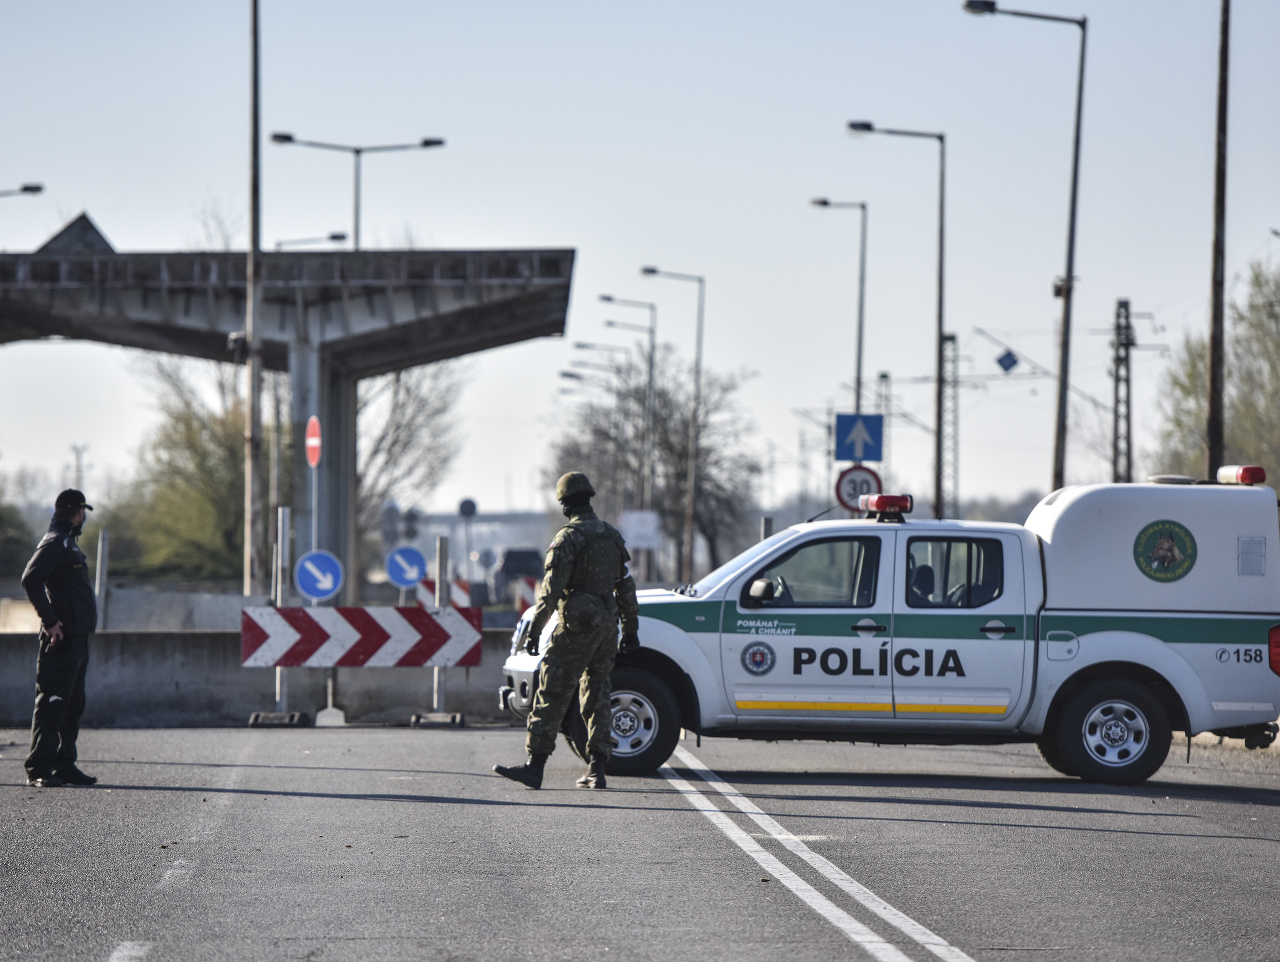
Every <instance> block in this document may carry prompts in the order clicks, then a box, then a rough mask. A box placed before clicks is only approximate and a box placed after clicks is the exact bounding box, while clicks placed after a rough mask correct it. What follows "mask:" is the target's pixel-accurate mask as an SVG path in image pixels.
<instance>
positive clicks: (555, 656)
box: [525, 621, 618, 758]
mask: <svg viewBox="0 0 1280 962" xmlns="http://www.w3.org/2000/svg"><path fill="white" fill-rule="evenodd" d="M617 657H618V627H617V624H616V623H614V622H612V621H611V622H610V623H606V624H605V625H604V626H603V627H600V628H597V629H595V630H594V631H584V632H577V631H567V630H565V629H564V628H563V627H561V626H557V627H556V630H555V631H554V632H553V633H552V635H551V644H550V645H548V646H547V653H546V655H545V656H544V657H543V659H542V671H541V673H540V676H539V679H538V691H537V694H536V695H535V696H534V699H533V707H532V709H531V710H530V711H529V721H528V730H529V734H528V737H527V738H526V739H525V747H526V748H527V750H528V752H529V754H530V755H538V754H544V755H550V754H551V753H552V752H553V751H555V747H556V734H557V733H558V732H559V731H560V723H561V722H563V721H564V716H565V713H566V712H567V711H568V710H569V703H570V700H571V699H572V698H573V696H574V692H575V691H576V692H577V695H578V707H579V709H580V710H581V711H582V718H583V721H585V722H586V723H587V750H588V752H589V753H591V754H595V755H601V756H603V757H604V758H608V757H609V756H610V755H612V754H613V741H612V739H611V737H610V729H611V728H612V724H613V714H612V712H611V711H610V708H609V699H610V690H609V674H610V673H611V672H612V671H613V662H614V659H616V658H617Z"/></svg>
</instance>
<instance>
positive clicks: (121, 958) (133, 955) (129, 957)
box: [107, 942, 151, 962]
mask: <svg viewBox="0 0 1280 962" xmlns="http://www.w3.org/2000/svg"><path fill="white" fill-rule="evenodd" d="M150 951H151V943H150V942H121V943H120V944H119V945H117V946H116V947H115V950H114V951H113V952H112V953H111V954H110V955H109V956H107V962H142V960H143V959H145V958H146V957H147V954H148V953H149V952H150Z"/></svg>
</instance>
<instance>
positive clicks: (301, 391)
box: [289, 340, 360, 605]
mask: <svg viewBox="0 0 1280 962" xmlns="http://www.w3.org/2000/svg"><path fill="white" fill-rule="evenodd" d="M289 377H290V380H291V382H292V387H293V409H292V411H291V414H290V417H291V420H292V430H293V437H294V439H295V440H294V444H293V466H292V470H293V516H294V519H295V524H297V526H298V531H299V544H298V548H299V554H301V553H303V552H304V551H310V550H311V548H312V545H311V538H310V534H309V532H310V530H311V468H310V467H308V466H307V455H306V449H305V448H304V446H303V445H302V443H301V439H302V437H303V435H304V433H305V432H306V428H307V419H308V418H309V417H311V415H313V414H315V415H317V416H318V417H319V418H320V431H321V436H322V438H323V443H322V446H321V455H320V467H319V468H318V471H319V475H320V476H319V478H318V479H317V481H318V485H317V487H318V496H319V498H320V517H319V519H318V520H319V523H318V524H317V529H318V531H317V533H318V536H319V543H318V544H317V545H315V547H318V548H323V549H325V550H327V551H332V552H333V553H334V554H336V555H337V556H338V557H339V558H340V559H341V560H342V567H343V570H344V572H345V586H344V588H343V590H342V594H341V596H340V597H341V600H342V603H343V604H348V605H354V604H358V603H359V595H360V592H359V580H360V579H359V577H358V574H359V572H358V565H357V564H356V561H357V556H358V550H357V549H358V546H359V537H358V534H357V532H358V525H357V521H358V519H357V517H356V507H357V505H356V495H357V475H356V386H357V384H358V379H357V378H356V377H355V376H354V375H352V374H351V373H350V372H349V371H345V370H343V369H342V368H341V367H339V366H337V365H336V364H334V363H333V361H332V360H331V359H330V357H329V356H328V352H326V351H318V350H316V349H315V348H314V347H313V346H312V345H311V344H309V343H307V342H306V341H303V340H296V341H294V343H293V344H291V345H290V347H289ZM304 545H305V547H304Z"/></svg>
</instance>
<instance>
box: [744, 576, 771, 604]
mask: <svg viewBox="0 0 1280 962" xmlns="http://www.w3.org/2000/svg"><path fill="white" fill-rule="evenodd" d="M773 592H774V587H773V582H772V581H770V580H769V579H768V578H757V579H756V580H755V581H753V582H751V589H750V591H749V592H748V594H750V596H751V598H752V600H753V601H772V600H773Z"/></svg>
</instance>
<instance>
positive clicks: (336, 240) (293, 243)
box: [276, 230, 347, 251]
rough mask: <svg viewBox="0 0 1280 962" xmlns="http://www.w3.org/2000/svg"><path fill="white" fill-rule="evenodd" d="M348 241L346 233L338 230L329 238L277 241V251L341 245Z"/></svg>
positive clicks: (300, 238) (301, 238)
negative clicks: (312, 246) (313, 245)
mask: <svg viewBox="0 0 1280 962" xmlns="http://www.w3.org/2000/svg"><path fill="white" fill-rule="evenodd" d="M346 239H347V232H346V231H341V230H336V231H334V232H333V233H332V234H330V235H329V236H328V237H299V238H296V239H294V240H281V241H276V250H277V251H282V250H284V249H285V248H286V247H310V246H311V245H312V244H340V243H342V242H343V241H344V240H346Z"/></svg>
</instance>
